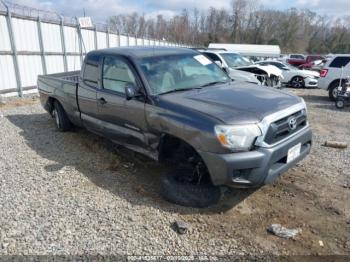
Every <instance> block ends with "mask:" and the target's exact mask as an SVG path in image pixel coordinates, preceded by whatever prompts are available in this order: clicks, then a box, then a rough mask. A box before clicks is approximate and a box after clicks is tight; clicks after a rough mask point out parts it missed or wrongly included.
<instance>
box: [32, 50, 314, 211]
mask: <svg viewBox="0 0 350 262" xmlns="http://www.w3.org/2000/svg"><path fill="white" fill-rule="evenodd" d="M38 88H39V92H40V99H41V103H42V105H43V107H44V108H45V109H46V110H47V111H48V112H49V113H50V114H51V115H52V116H53V117H54V118H55V123H56V126H57V128H58V129H59V130H60V131H68V130H70V129H72V128H73V127H74V126H78V127H84V128H86V129H88V130H90V131H91V132H94V133H96V134H99V135H102V136H104V137H106V138H108V139H110V140H111V141H113V142H115V143H117V144H121V145H124V146H125V147H127V148H129V149H131V150H134V151H137V152H139V153H142V154H145V155H147V156H149V157H151V158H153V159H155V160H157V161H161V162H163V161H167V163H169V165H170V166H172V165H171V164H173V165H174V169H173V171H171V172H169V173H168V174H166V175H164V176H163V177H162V183H161V194H162V195H163V196H164V197H165V198H166V199H168V200H170V201H173V202H175V203H178V204H181V205H187V206H198V207H204V206H209V205H211V204H214V203H216V202H217V201H218V200H219V198H220V193H219V192H220V190H218V188H219V186H230V187H237V188H250V187H260V186H262V185H264V184H266V183H269V182H272V181H273V180H274V179H275V178H276V177H278V176H279V175H280V174H282V173H284V172H285V171H287V170H288V169H289V168H290V167H292V166H294V165H295V164H296V163H297V162H299V161H300V160H302V159H303V158H304V157H305V156H306V155H307V154H308V153H309V152H310V148H311V144H312V132H311V129H310V127H309V124H308V120H307V109H306V105H305V103H304V101H303V100H302V99H301V98H299V97H297V96H294V95H291V94H289V93H287V92H284V91H281V90H275V89H270V88H265V87H261V86H256V85H253V84H248V83H245V82H235V81H232V80H231V79H230V78H229V77H228V76H227V75H226V73H225V72H224V71H223V70H222V69H221V68H220V67H219V66H217V65H216V64H215V63H213V62H212V61H211V60H210V59H208V58H207V57H205V56H203V55H202V54H201V53H199V52H197V51H194V50H191V49H185V48H165V47H129V48H110V49H103V50H97V51H92V52H90V53H88V54H87V55H86V57H85V61H84V65H83V67H82V70H81V71H76V72H67V73H61V74H52V75H45V76H39V77H38Z"/></svg>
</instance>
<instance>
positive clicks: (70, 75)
mask: <svg viewBox="0 0 350 262" xmlns="http://www.w3.org/2000/svg"><path fill="white" fill-rule="evenodd" d="M79 76H80V70H78V71H69V72H63V73H56V74H49V75H40V76H39V79H51V80H58V81H65V82H71V83H78V82H79Z"/></svg>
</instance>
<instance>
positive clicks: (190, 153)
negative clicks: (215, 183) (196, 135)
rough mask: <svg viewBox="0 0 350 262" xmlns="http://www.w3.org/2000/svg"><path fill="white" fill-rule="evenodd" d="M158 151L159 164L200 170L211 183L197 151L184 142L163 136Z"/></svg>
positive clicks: (176, 138) (167, 135) (207, 171)
mask: <svg viewBox="0 0 350 262" xmlns="http://www.w3.org/2000/svg"><path fill="white" fill-rule="evenodd" d="M158 151H159V158H158V159H159V162H161V163H169V164H170V165H174V166H176V167H177V168H179V167H181V168H182V167H184V168H193V169H195V168H201V171H203V174H204V175H205V177H206V178H208V179H209V180H210V181H211V177H210V174H209V170H208V168H207V166H206V164H205V162H204V160H203V159H202V157H201V156H200V155H199V154H198V152H197V150H196V149H195V148H194V147H193V146H191V145H190V144H189V143H187V142H186V141H184V140H182V139H180V138H178V137H175V136H172V135H169V134H163V135H162V137H161V139H160V143H159V148H158Z"/></svg>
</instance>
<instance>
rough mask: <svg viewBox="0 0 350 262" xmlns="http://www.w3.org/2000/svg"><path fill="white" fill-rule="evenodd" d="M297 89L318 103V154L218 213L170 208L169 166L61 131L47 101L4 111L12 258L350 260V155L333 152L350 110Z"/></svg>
mask: <svg viewBox="0 0 350 262" xmlns="http://www.w3.org/2000/svg"><path fill="white" fill-rule="evenodd" d="M291 92H294V93H296V94H298V95H300V96H303V97H304V98H305V100H306V101H307V103H308V107H309V115H310V122H311V125H312V127H313V130H314V146H313V149H312V154H310V156H308V157H307V158H306V159H305V160H304V161H303V162H302V163H300V164H298V166H297V167H295V168H293V169H291V170H290V171H289V172H287V173H286V174H285V175H284V176H283V177H282V178H281V179H279V180H278V181H276V183H274V184H273V185H269V186H265V187H263V188H262V189H260V190H257V191H244V190H242V191H233V190H230V191H228V192H227V193H226V194H225V196H224V198H223V200H222V201H221V202H220V203H219V205H217V206H215V207H212V208H208V209H191V208H184V207H179V206H176V205H173V204H169V203H167V202H165V201H164V200H162V199H161V198H160V197H159V195H158V190H159V182H158V181H159V176H160V175H161V174H162V173H163V172H166V171H167V167H165V166H160V165H157V164H156V163H153V162H152V161H151V160H149V159H147V158H145V157H143V156H141V155H138V154H135V153H133V152H131V151H128V150H126V149H123V148H121V147H116V146H113V145H111V143H110V142H108V141H107V140H105V139H103V138H100V137H98V136H96V135H93V134H90V133H88V132H87V131H85V130H80V129H79V130H76V131H75V132H70V133H60V132H57V131H55V127H54V123H53V120H52V119H51V118H50V117H49V115H48V114H47V113H45V112H44V110H43V109H42V108H41V106H40V105H39V103H38V101H37V99H35V98H34V99H25V100H13V99H12V100H10V101H8V102H7V103H6V104H3V105H0V134H1V136H0V203H1V214H0V255H8V254H11V255H18V254H20V255H21V254H26V255H31V254H35V255H51V254H56V255H86V254H88V255H97V254H100V255H116V254H118V255H198V254H207V255H245V254H257V255H258V254H260V255H261V254H263V255H264V254H273V255H291V254H298V255H310V254H311V255H317V254H319V255H326V254H327V255H335V254H340V255H350V204H349V200H348V199H349V198H350V172H349V164H350V163H349V161H350V149H349V148H348V149H345V150H340V149H333V148H326V147H324V146H322V144H323V143H324V142H325V141H326V140H339V141H345V142H348V143H349V144H350V136H349V135H350V128H349V122H350V110H349V109H346V110H343V111H338V110H335V108H334V105H333V103H330V102H329V101H328V99H327V96H326V95H327V94H326V92H324V91H323V90H291ZM176 220H180V221H184V222H185V223H187V225H188V226H189V231H188V232H187V233H186V234H184V235H179V234H177V233H176V232H175V231H174V230H173V229H172V227H171V224H172V223H173V222H174V221H176ZM272 223H280V224H282V225H284V226H286V227H290V228H301V229H302V232H301V233H300V234H299V235H298V236H297V237H296V238H295V239H294V240H287V239H281V238H278V237H276V236H273V235H271V234H269V233H267V232H266V228H267V227H268V225H270V224H272ZM319 241H322V242H323V243H324V244H323V246H322V245H321V244H320V242H319Z"/></svg>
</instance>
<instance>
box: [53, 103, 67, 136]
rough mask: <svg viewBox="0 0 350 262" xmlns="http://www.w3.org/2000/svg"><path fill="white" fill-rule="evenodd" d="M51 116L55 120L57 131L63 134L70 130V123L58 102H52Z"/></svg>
mask: <svg viewBox="0 0 350 262" xmlns="http://www.w3.org/2000/svg"><path fill="white" fill-rule="evenodd" d="M51 114H52V117H53V118H54V119H55V124H56V128H57V129H58V130H59V131H61V132H65V131H69V130H71V129H72V123H71V122H70V120H69V119H68V117H67V114H66V112H65V111H64V109H63V107H62V105H61V104H60V103H59V102H58V101H54V103H53V109H52V112H51Z"/></svg>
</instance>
